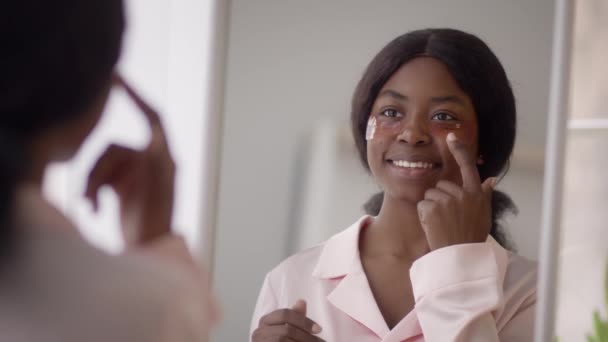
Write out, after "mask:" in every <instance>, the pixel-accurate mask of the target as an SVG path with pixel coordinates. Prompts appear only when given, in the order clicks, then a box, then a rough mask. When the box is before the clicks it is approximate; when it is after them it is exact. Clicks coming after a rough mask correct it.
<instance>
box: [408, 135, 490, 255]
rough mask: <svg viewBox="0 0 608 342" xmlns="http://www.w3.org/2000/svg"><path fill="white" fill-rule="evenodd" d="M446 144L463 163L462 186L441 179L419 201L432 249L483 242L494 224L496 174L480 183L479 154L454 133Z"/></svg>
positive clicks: (421, 218) (461, 166) (458, 161)
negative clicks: (472, 151)
mask: <svg viewBox="0 0 608 342" xmlns="http://www.w3.org/2000/svg"><path fill="white" fill-rule="evenodd" d="M447 144H448V148H449V149H450V151H451V152H452V155H453V156H454V159H455V160H456V163H458V166H459V167H460V173H461V174H462V187H461V186H459V185H457V184H454V183H452V182H450V181H446V180H441V181H439V182H438V183H437V186H436V187H435V188H431V189H429V190H427V191H426V193H425V195H424V200H422V201H420V202H419V203H418V217H419V218H420V222H421V224H422V228H423V229H424V232H425V234H426V239H427V242H428V245H429V248H430V249H431V250H436V249H439V248H442V247H447V246H451V245H456V244H464V243H476V242H484V241H486V239H487V237H488V234H489V233H490V229H491V227H492V190H493V189H494V186H495V182H496V178H493V177H492V178H488V179H486V180H485V181H484V182H483V184H482V183H481V181H480V177H479V173H478V171H477V167H476V164H475V161H476V158H475V157H473V156H471V155H470V153H468V151H467V149H466V146H465V145H464V144H463V143H462V142H461V141H460V140H458V139H457V138H456V136H455V135H454V133H450V134H448V136H447Z"/></svg>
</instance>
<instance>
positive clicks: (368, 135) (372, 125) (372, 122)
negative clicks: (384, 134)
mask: <svg viewBox="0 0 608 342" xmlns="http://www.w3.org/2000/svg"><path fill="white" fill-rule="evenodd" d="M377 127H378V126H377V124H376V117H375V116H370V117H369V120H367V129H366V130H365V140H367V141H369V140H372V139H374V135H376V128H377Z"/></svg>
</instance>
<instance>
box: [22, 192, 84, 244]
mask: <svg viewBox="0 0 608 342" xmlns="http://www.w3.org/2000/svg"><path fill="white" fill-rule="evenodd" d="M15 190H16V191H15V225H16V226H17V227H20V228H23V229H54V230H58V231H66V230H67V231H74V232H77V229H76V227H75V226H74V224H73V223H72V221H70V219H68V218H67V217H66V216H65V215H64V214H63V213H62V212H61V211H60V210H59V209H57V208H56V207H55V206H54V205H53V204H51V203H50V202H49V201H48V200H47V199H46V198H45V197H44V195H43V194H42V184H38V183H35V182H24V183H21V184H20V185H18V186H17V188H16V189H15Z"/></svg>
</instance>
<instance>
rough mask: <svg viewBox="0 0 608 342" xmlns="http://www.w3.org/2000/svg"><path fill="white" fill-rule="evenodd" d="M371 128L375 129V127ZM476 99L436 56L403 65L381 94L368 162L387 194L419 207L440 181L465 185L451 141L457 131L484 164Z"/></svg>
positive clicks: (373, 119) (372, 120)
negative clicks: (473, 98) (475, 105)
mask: <svg viewBox="0 0 608 342" xmlns="http://www.w3.org/2000/svg"><path fill="white" fill-rule="evenodd" d="M370 128H371V129H370ZM477 129H478V126H477V117H476V114H475V110H474V108H473V104H472V102H471V99H470V98H469V97H468V96H467V95H466V94H465V93H464V91H463V90H462V89H460V87H459V86H458V84H457V83H456V80H454V78H453V77H452V75H451V74H450V73H449V71H448V68H447V67H446V66H445V65H444V64H443V63H442V62H440V61H438V60H437V59H434V58H431V57H419V58H415V59H413V60H411V61H409V62H408V63H406V64H405V65H403V66H402V67H401V68H400V69H399V70H397V72H395V73H394V74H393V75H392V77H391V78H390V79H389V80H388V81H387V82H386V84H385V85H384V87H382V89H381V90H380V92H379V93H378V97H377V98H376V100H375V102H374V105H373V108H372V112H371V113H370V125H368V136H367V139H368V142H367V158H368V163H369V166H370V169H371V171H372V174H373V175H374V177H375V178H376V181H377V182H378V183H379V184H380V186H381V187H382V188H383V190H384V192H385V194H386V195H388V196H390V197H393V198H395V199H398V200H405V201H408V202H413V203H417V202H419V201H420V200H422V199H423V198H424V193H425V191H426V190H427V189H429V188H431V187H434V186H435V185H436V184H437V182H438V181H439V180H449V181H451V182H454V183H456V184H458V185H461V184H462V177H461V174H460V169H459V167H458V164H456V161H455V160H454V157H453V156H452V154H451V152H450V150H449V148H448V145H447V142H446V137H447V135H448V133H450V132H453V133H454V134H455V135H456V136H457V137H458V138H459V139H460V140H461V141H462V142H464V143H465V144H466V145H467V150H468V152H469V154H470V155H469V157H470V158H473V159H472V160H478V156H477V151H478V148H477V140H478V131H477Z"/></svg>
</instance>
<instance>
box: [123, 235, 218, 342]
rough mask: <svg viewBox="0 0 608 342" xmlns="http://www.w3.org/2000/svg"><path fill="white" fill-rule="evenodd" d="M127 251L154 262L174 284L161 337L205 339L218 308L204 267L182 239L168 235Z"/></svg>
mask: <svg viewBox="0 0 608 342" xmlns="http://www.w3.org/2000/svg"><path fill="white" fill-rule="evenodd" d="M126 253H127V254H131V255H133V256H135V257H139V258H145V259H147V261H148V262H151V263H153V264H155V265H157V266H158V267H157V268H158V269H159V270H160V272H161V273H162V275H163V276H165V277H168V278H171V279H168V280H171V281H172V283H173V284H174V287H176V288H174V289H173V291H171V292H172V293H169V294H167V298H168V299H167V305H166V307H165V309H166V310H165V314H164V316H165V318H164V320H163V323H162V327H161V330H162V331H161V336H162V338H161V341H201V340H205V338H206V337H207V334H208V333H209V330H210V328H211V327H213V326H214V325H215V324H216V323H217V322H218V320H219V318H220V313H219V308H218V305H217V303H216V299H215V296H214V295H213V293H212V291H211V284H210V280H209V276H208V273H207V271H206V270H205V269H204V268H203V267H202V266H201V265H199V264H197V262H196V261H195V260H194V258H193V257H192V254H191V253H190V251H189V250H188V247H187V245H186V243H185V241H184V239H183V238H182V237H180V236H177V235H167V236H164V237H161V238H158V239H156V240H155V241H152V242H150V243H147V244H145V245H143V246H138V247H132V248H130V249H128V250H127V252H126Z"/></svg>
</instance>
